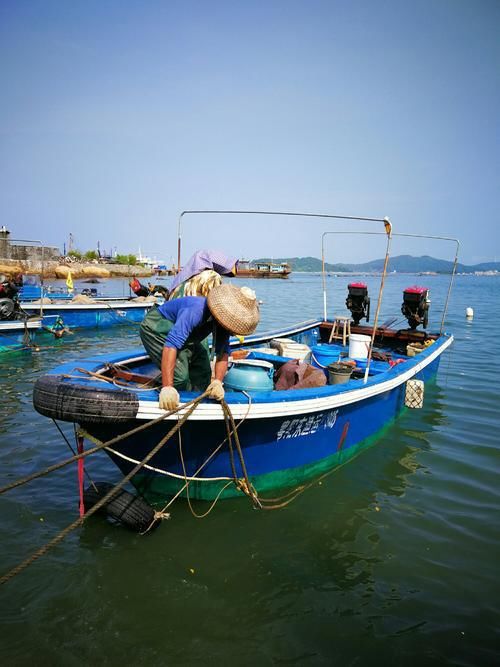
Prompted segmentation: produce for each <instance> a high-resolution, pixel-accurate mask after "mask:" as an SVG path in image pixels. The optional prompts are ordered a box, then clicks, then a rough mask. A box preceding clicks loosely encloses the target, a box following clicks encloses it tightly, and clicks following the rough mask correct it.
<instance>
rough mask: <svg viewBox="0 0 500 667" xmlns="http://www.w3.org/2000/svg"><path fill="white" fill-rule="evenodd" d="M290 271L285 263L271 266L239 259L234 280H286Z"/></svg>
mask: <svg viewBox="0 0 500 667" xmlns="http://www.w3.org/2000/svg"><path fill="white" fill-rule="evenodd" d="M291 272H292V270H291V268H290V265H289V264H287V263H286V262H281V263H280V264H273V263H272V262H257V263H253V262H250V261H248V260H246V259H240V260H239V261H238V264H237V267H236V278H288V276H289V275H290V274H291Z"/></svg>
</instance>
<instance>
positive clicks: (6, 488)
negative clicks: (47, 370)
mask: <svg viewBox="0 0 500 667" xmlns="http://www.w3.org/2000/svg"><path fill="white" fill-rule="evenodd" d="M201 396H202V397H204V396H205V394H202V395H201ZM199 400H200V397H198V398H195V399H193V400H192V401H190V402H189V403H185V404H184V405H182V408H181V406H180V407H178V408H176V409H175V410H171V411H170V412H166V413H165V414H164V415H161V416H160V417H157V418H156V419H152V420H151V421H149V422H146V423H145V424H141V426H137V427H136V428H133V429H131V430H130V431H127V432H126V433H122V434H121V435H117V436H116V437H114V438H111V440H108V441H106V442H100V441H99V440H97V438H93V441H94V442H98V443H99V444H98V445H96V446H95V447H92V448H91V449H87V450H86V451H85V452H82V453H81V454H76V455H75V456H72V457H71V458H69V459H65V460H64V461H60V462H59V463H54V465H51V466H48V467H47V468H44V469H43V470H39V471H38V472H34V473H32V474H31V475H28V476H27V477H22V478H21V479H18V480H16V481H15V482H12V483H11V484H7V486H3V487H1V488H0V495H2V494H3V493H6V492H7V491H10V490H11V489H15V488H16V487H18V486H22V485H23V484H27V483H28V482H31V481H32V480H34V479H37V478H38V477H43V476H44V475H48V474H49V473H51V472H54V471H55V470H59V469H60V468H64V467H65V466H67V465H69V464H70V463H74V462H75V461H78V460H79V459H81V458H84V457H85V456H89V455H90V454H95V452H98V451H99V450H101V449H104V448H105V447H111V445H115V444H116V443H117V442H120V441H121V440H125V439H126V438H128V437H130V436H132V435H135V434H136V433H140V432H141V431H144V430H146V429H148V428H150V427H151V426H155V425H156V424H159V423H160V422H162V421H163V420H164V419H167V418H168V417H170V416H171V415H173V414H174V413H176V412H178V411H179V410H180V409H184V408H186V407H188V406H190V405H192V404H193V403H195V402H197V401H199ZM81 433H82V434H83V435H84V436H85V437H88V436H89V435H90V434H87V432H86V431H85V430H83V429H81Z"/></svg>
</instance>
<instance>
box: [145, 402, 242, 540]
mask: <svg viewBox="0 0 500 667" xmlns="http://www.w3.org/2000/svg"><path fill="white" fill-rule="evenodd" d="M241 393H242V394H244V395H245V396H246V397H247V399H248V408H247V411H246V414H245V416H244V417H243V418H242V419H241V420H240V421H239V422H238V425H237V426H236V430H237V429H239V428H240V426H241V425H242V424H243V422H244V421H245V420H246V418H247V417H248V415H249V413H250V408H251V406H252V397H251V396H250V395H249V394H248V393H247V392H246V391H243V392H241ZM181 437H182V436H181V432H180V431H179V438H181ZM230 440H231V431H230V430H228V434H227V436H226V437H225V438H224V440H223V441H222V442H221V443H220V444H219V445H217V447H216V448H215V449H214V450H213V452H212V453H211V454H210V455H209V456H208V457H207V458H206V459H205V461H204V462H203V463H202V464H201V465H200V467H199V468H198V469H197V470H196V471H195V473H194V474H193V475H192V477H191V479H188V478H187V474H186V470H185V469H184V468H183V470H184V485H183V486H182V487H181V488H180V489H179V490H178V491H177V493H176V494H175V495H174V496H173V497H172V498H170V500H169V501H168V503H167V504H166V505H165V506H164V507H163V508H162V509H161V510H159V511H157V512H155V515H154V518H153V521H152V522H151V523H150V525H149V526H148V527H147V528H146V530H145V531H144V532H142V533H141V535H144V534H145V533H147V532H149V531H150V530H151V528H152V527H153V525H154V523H155V522H156V520H157V519H169V518H170V514H168V512H167V511H166V510H167V509H168V508H169V507H170V506H171V505H172V504H173V503H174V502H175V501H176V500H177V498H178V497H179V496H180V495H181V494H182V493H183V492H184V491H185V490H187V489H188V487H189V485H190V484H191V482H192V481H193V479H194V478H195V477H196V476H197V475H199V473H200V472H201V471H202V470H203V468H205V467H206V466H207V465H208V464H209V463H210V461H211V460H212V459H213V457H214V456H215V455H216V454H218V452H219V451H220V450H221V449H222V447H223V446H224V445H225V444H226V442H227V443H228V446H229V447H230V448H231V447H232V443H231V442H230ZM180 448H182V443H180ZM179 453H180V455H181V456H182V450H181V449H180V452H179ZM233 475H234V478H233V479H231V480H229V481H228V483H227V484H226V485H225V486H224V487H223V488H222V489H221V491H220V492H219V493H218V494H217V498H216V501H215V502H213V503H212V506H211V507H210V509H209V512H211V511H212V509H213V508H214V507H215V504H216V502H217V501H218V500H219V498H220V496H221V495H222V493H223V492H224V491H225V490H226V489H227V487H228V486H230V484H233V483H235V484H236V485H237V483H238V478H237V475H236V470H235V469H233ZM209 512H208V513H209ZM208 513H205V514H204V515H202V516H198V515H196V514H195V513H193V516H195V517H196V518H203V517H204V516H206V515H207V514H208Z"/></svg>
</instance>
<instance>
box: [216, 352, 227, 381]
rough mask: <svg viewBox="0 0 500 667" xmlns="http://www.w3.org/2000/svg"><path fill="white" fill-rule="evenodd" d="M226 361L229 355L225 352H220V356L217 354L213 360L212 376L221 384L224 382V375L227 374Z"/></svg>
mask: <svg viewBox="0 0 500 667" xmlns="http://www.w3.org/2000/svg"><path fill="white" fill-rule="evenodd" d="M228 359H229V355H228V353H227V352H222V353H221V354H218V355H217V357H216V358H215V369H214V371H215V372H214V375H215V379H216V380H220V381H221V382H222V381H223V380H224V376H225V375H226V372H227V361H228Z"/></svg>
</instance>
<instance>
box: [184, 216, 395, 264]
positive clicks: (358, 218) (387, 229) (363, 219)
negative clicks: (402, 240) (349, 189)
mask: <svg viewBox="0 0 500 667" xmlns="http://www.w3.org/2000/svg"><path fill="white" fill-rule="evenodd" d="M200 214H204V215H283V216H289V217H302V218H322V219H326V220H332V219H333V220H353V221H354V220H356V221H359V222H382V223H383V224H384V227H385V233H386V234H387V236H388V238H389V239H390V237H391V233H392V225H391V222H390V220H389V218H367V217H362V216H356V215H330V214H327V213H309V212H304V213H301V212H297V211H245V210H227V209H226V210H219V211H217V210H208V209H207V210H188V211H182V213H181V214H180V215H179V221H178V225H177V271H180V270H181V237H182V218H183V217H184V216H186V215H200Z"/></svg>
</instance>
